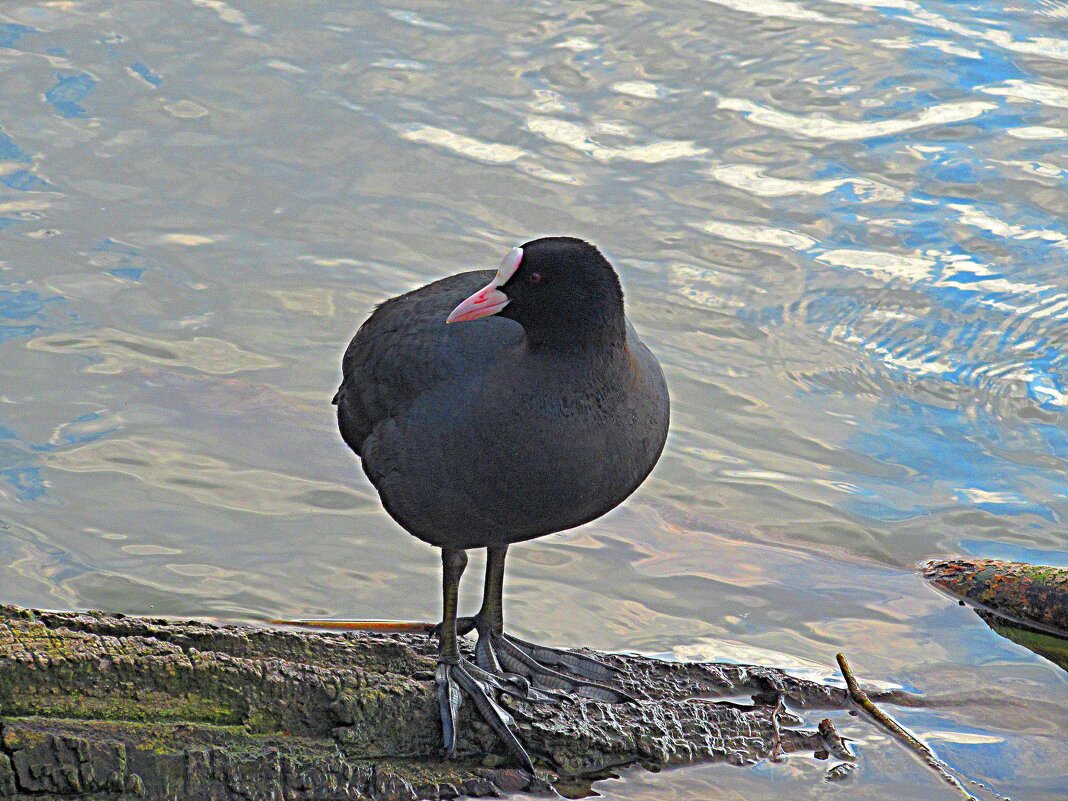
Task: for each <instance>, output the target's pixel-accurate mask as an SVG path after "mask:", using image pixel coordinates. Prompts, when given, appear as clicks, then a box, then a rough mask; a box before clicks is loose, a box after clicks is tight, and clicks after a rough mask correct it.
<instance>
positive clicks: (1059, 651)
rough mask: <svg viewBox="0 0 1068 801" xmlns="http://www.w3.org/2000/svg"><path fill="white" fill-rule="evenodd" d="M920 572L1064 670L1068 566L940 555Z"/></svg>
mask: <svg viewBox="0 0 1068 801" xmlns="http://www.w3.org/2000/svg"><path fill="white" fill-rule="evenodd" d="M923 571H924V575H925V576H926V577H927V579H928V580H929V581H931V582H932V583H933V584H935V585H936V586H938V587H940V588H942V589H943V590H945V591H946V592H949V593H951V594H953V595H955V596H957V597H958V598H960V599H962V601H964V602H969V603H971V604H972V605H974V606H975V607H976V609H975V611H976V613H977V614H978V615H979V616H980V617H981V618H982V619H983V620H984V621H986V623H987V624H988V625H989V626H990V627H991V628H992V629H993V630H994V631H996V632H997V633H998V634H1000V635H1001V636H1003V637H1007V638H1008V639H1010V640H1012V641H1013V642H1015V643H1017V644H1019V645H1022V646H1024V647H1025V648H1029V649H1031V650H1032V651H1034V652H1035V653H1038V654H1041V655H1042V656H1044V657H1046V658H1047V659H1049V660H1050V661H1052V662H1054V663H1056V664H1058V665H1060V666H1061V667H1063V668H1064V669H1065V670H1068V569H1066V568H1062V567H1050V566H1048V565H1030V564H1026V563H1024V562H1005V561H1000V560H997V559H939V560H934V561H931V562H928V563H927V564H925V565H924V566H923Z"/></svg>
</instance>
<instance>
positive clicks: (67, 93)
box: [45, 72, 96, 118]
mask: <svg viewBox="0 0 1068 801" xmlns="http://www.w3.org/2000/svg"><path fill="white" fill-rule="evenodd" d="M95 86H96V81H94V80H93V79H92V77H90V76H89V75H87V74H86V73H84V72H76V73H72V74H64V73H58V74H57V75H56V85H55V86H53V87H52V88H51V89H49V90H48V91H47V92H45V100H46V101H48V102H49V103H51V104H52V105H53V106H54V107H55V109H56V111H58V112H59V115H60V116H61V117H67V118H70V117H84V116H85V107H84V106H83V105H82V101H83V100H85V98H86V97H88V96H89V93H90V92H91V91H93V87H95Z"/></svg>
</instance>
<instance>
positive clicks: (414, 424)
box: [362, 325, 668, 548]
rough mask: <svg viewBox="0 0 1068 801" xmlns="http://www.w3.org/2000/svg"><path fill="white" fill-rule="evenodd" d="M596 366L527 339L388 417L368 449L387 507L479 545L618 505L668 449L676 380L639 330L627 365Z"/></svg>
mask: <svg viewBox="0 0 1068 801" xmlns="http://www.w3.org/2000/svg"><path fill="white" fill-rule="evenodd" d="M471 327H472V328H476V327H477V325H472V326H471ZM589 372H590V371H589V370H588V369H586V368H585V367H584V365H583V364H582V363H581V362H577V363H568V362H567V361H563V362H561V360H560V359H558V358H554V359H546V360H542V359H539V358H537V357H536V356H532V354H531V353H530V352H528V351H527V349H526V347H525V345H524V344H523V343H522V341H520V342H516V343H512V344H510V345H508V346H507V347H504V348H502V349H501V350H499V351H497V352H496V353H495V354H494V357H493V360H492V363H491V364H487V365H485V366H484V368H483V369H482V370H479V371H472V372H470V373H461V374H458V375H456V376H454V377H453V378H452V379H451V380H447V381H443V382H441V383H440V384H438V385H437V386H435V387H434V388H433V389H431V390H430V391H428V392H426V393H424V394H423V395H422V396H421V397H420V398H419V399H418V400H417V401H416V402H415V403H414V404H413V405H412V406H411V407H410V408H409V409H407V410H405V411H404V412H403V413H400V414H397V415H394V416H392V417H390V418H388V419H386V420H384V421H382V422H381V423H379V424H378V425H377V426H376V427H375V429H374V431H373V432H372V434H371V435H370V436H368V437H367V438H366V440H365V441H364V442H363V448H362V457H363V464H364V469H365V471H366V472H367V474H368V476H369V477H370V478H371V480H372V482H373V483H374V484H375V486H376V488H377V489H378V491H379V493H380V495H381V497H382V501H383V505H384V506H385V508H386V510H387V511H388V512H389V513H390V515H392V516H393V518H394V519H396V520H397V522H398V523H400V524H401V525H402V526H403V527H404V528H405V529H407V530H408V531H409V532H411V533H412V534H414V535H415V536H417V537H419V538H420V539H422V540H424V541H426V542H429V543H431V544H434V545H442V544H448V545H449V546H450V547H461V548H477V547H483V546H486V545H502V544H507V543H512V542H520V541H523V540H528V539H532V538H534V537H540V536H543V535H545V534H549V533H552V532H555V531H562V530H564V529H568V528H573V527H575V526H578V525H581V524H582V523H585V522H588V521H590V520H593V519H594V518H597V517H599V516H601V515H602V514H604V513H605V512H607V511H609V510H611V509H613V508H615V507H616V506H617V505H619V504H620V503H621V502H622V501H623V500H624V499H625V498H626V497H627V496H628V495H630V494H631V493H632V492H633V491H634V490H635V489H636V488H637V487H638V486H639V485H640V484H641V483H642V481H643V480H644V479H645V477H646V476H647V475H648V474H649V472H650V471H651V470H652V469H653V466H654V465H655V464H656V461H657V459H658V458H659V456H660V452H661V450H662V449H663V446H664V442H665V439H666V436H667V428H668V395H667V387H666V385H665V382H664V376H663V373H662V371H661V370H660V366H659V364H658V363H657V361H656V359H655V358H654V357H653V355H652V354H651V353H650V352H649V350H648V349H647V348H646V347H645V345H644V344H642V343H641V341H640V340H639V339H638V337H637V335H636V334H634V332H633V330H629V331H628V352H627V355H626V358H625V359H624V360H622V362H621V364H620V365H619V369H618V370H613V371H609V372H607V373H605V374H602V375H600V376H599V377H598V380H597V381H596V382H594V383H590V382H589V381H588V380H587V379H588V376H589Z"/></svg>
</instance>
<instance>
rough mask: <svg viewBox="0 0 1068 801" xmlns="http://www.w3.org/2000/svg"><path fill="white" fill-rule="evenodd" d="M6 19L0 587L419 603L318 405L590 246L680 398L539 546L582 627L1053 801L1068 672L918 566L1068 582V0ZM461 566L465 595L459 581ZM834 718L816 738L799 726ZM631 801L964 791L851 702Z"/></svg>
mask: <svg viewBox="0 0 1068 801" xmlns="http://www.w3.org/2000/svg"><path fill="white" fill-rule="evenodd" d="M353 5H354V4H348V3H337V2H302V3H299V4H280V3H274V4H257V3H249V2H246V0H233V2H222V0H191V2H182V3H179V2H137V3H131V2H95V3H87V2H64V3H37V4H34V3H24V4H19V3H8V4H5V5H4V7H3V9H0V76H2V83H0V97H2V99H3V103H2V104H0V228H2V230H0V600H3V601H5V602H13V603H19V604H24V605H30V606H44V607H63V608H84V607H94V608H106V609H111V610H115V611H124V612H128V613H155V614H167V615H198V616H205V617H210V618H215V619H220V620H262V619H264V618H267V617H272V616H278V615H286V616H316V617H317V616H345V617H352V616H371V617H403V618H414V619H428V620H429V619H433V618H434V617H435V615H436V614H437V613H438V603H439V602H438V597H439V590H438V581H439V578H438V571H439V566H438V560H437V556H436V552H434V551H433V550H432V549H430V548H428V547H427V546H424V545H423V544H421V543H419V542H418V541H416V540H415V539H413V538H411V537H409V536H407V535H406V534H405V533H404V532H403V531H401V530H400V529H399V528H398V527H397V526H396V525H395V524H393V523H392V521H390V520H389V518H388V517H387V516H386V515H385V514H384V512H383V511H382V510H381V508H380V507H379V505H378V502H377V498H376V497H375V495H374V492H373V490H372V488H371V487H370V485H369V484H368V482H367V481H366V480H365V479H364V478H363V476H362V474H361V473H360V471H359V468H358V465H357V463H356V461H355V460H354V458H353V457H352V455H351V454H350V452H349V451H348V449H347V448H345V446H344V445H343V444H342V443H341V441H340V439H339V438H338V436H337V434H336V430H335V423H334V419H333V408H332V407H331V406H330V403H329V401H330V397H331V395H332V393H333V390H334V388H335V387H336V384H337V381H338V378H339V360H340V354H341V352H342V350H343V348H344V345H345V344H346V342H347V340H348V338H349V336H350V335H351V334H352V332H353V331H354V330H355V328H356V327H357V326H358V324H359V323H360V322H361V321H362V319H363V318H364V317H365V316H366V315H367V313H368V312H369V311H370V310H371V308H372V307H373V305H374V304H375V303H376V302H379V301H381V300H382V299H384V298H385V297H388V296H390V295H392V294H396V293H398V292H401V291H404V290H407V289H410V288H413V287H415V286H418V285H420V284H422V283H425V282H427V281H430V280H432V279H435V278H437V277H440V276H442V275H445V274H448V273H451V272H456V271H459V270H461V269H470V268H475V267H479V268H486V267H492V266H494V265H496V263H497V262H498V261H499V259H500V256H501V254H502V253H503V252H505V251H506V250H507V249H508V248H511V247H513V246H514V245H516V244H518V243H521V242H523V241H525V240H527V239H530V238H533V237H534V236H538V235H543V234H575V235H580V236H584V237H586V238H589V239H590V240H592V241H594V242H597V243H599V244H600V245H601V246H602V248H603V249H604V250H605V252H606V253H607V254H608V256H609V257H610V258H611V259H612V260H613V262H614V263H615V264H616V266H617V267H618V269H619V271H620V273H621V275H622V278H623V281H624V285H625V288H626V291H627V300H628V312H629V315H630V317H631V319H632V321H633V322H634V323H635V325H636V326H637V327H638V328H639V329H640V331H641V332H642V334H643V336H644V338H645V340H646V342H647V343H648V344H649V345H650V347H651V348H652V349H653V350H654V351H655V352H656V353H657V354H658V355H659V357H660V359H661V361H662V363H663V365H664V368H665V371H666V373H667V376H668V380H669V382H670V385H671V389H672V393H673V399H674V409H673V428H672V434H671V438H670V440H669V443H668V447H667V451H666V453H665V455H664V458H663V459H662V460H661V462H660V465H659V467H658V468H657V470H656V472H655V473H654V474H653V476H652V478H651V479H650V480H649V481H648V482H647V484H646V485H645V486H644V487H643V489H642V490H641V491H640V492H639V493H637V494H636V495H635V496H634V497H633V498H632V499H631V500H630V501H629V502H628V503H627V504H626V505H625V506H624V507H623V508H622V509H619V510H617V511H616V512H614V513H612V514H610V515H608V516H607V517H605V518H603V519H601V520H599V521H596V522H595V523H593V524H590V525H588V526H586V527H584V528H582V529H580V530H577V531H573V532H569V533H566V534H563V535H559V536H556V537H553V538H549V539H547V540H543V541H540V542H535V543H530V544H527V545H523V546H519V547H517V548H515V549H514V551H515V553H514V557H513V558H512V559H511V568H510V583H509V585H508V594H509V601H508V617H509V621H510V625H511V626H512V627H513V629H514V630H515V631H516V632H517V633H519V634H521V635H522V636H525V637H529V638H536V639H541V640H543V641H547V642H556V643H559V644H579V643H583V644H588V645H591V646H595V647H599V648H607V649H628V650H638V651H643V652H647V653H655V654H663V655H667V656H672V657H674V658H684V659H715V658H730V659H738V660H759V661H762V662H764V663H769V664H781V665H785V666H788V667H790V668H791V669H792V670H795V671H797V672H799V673H802V674H804V675H809V676H817V677H823V678H825V679H826V680H828V681H833V680H836V679H835V676H834V671H833V670H832V669H831V667H830V666H831V665H833V664H834V654H835V652H836V651H838V650H842V651H845V652H846V653H847V654H848V655H849V656H850V657H851V660H852V662H853V663H854V666H855V668H856V670H857V671H858V673H860V674H861V675H862V676H863V677H866V678H870V679H872V680H880V681H885V682H889V683H892V684H897V685H900V686H903V687H906V688H908V689H910V690H913V691H915V692H918V693H922V694H924V695H925V696H928V697H930V698H933V699H942V700H946V699H956V702H955V703H952V704H951V703H940V704H939V705H938V706H935V707H932V708H928V709H922V710H917V709H909V710H896V711H897V712H898V714H899V715H900V717H901V718H902V719H903V720H904V721H905V722H906V723H907V724H908V725H910V726H911V727H912V728H913V729H914V730H915V731H917V732H918V733H920V734H921V735H923V736H925V737H926V738H927V739H928V740H929V741H930V742H931V744H932V745H933V746H934V747H935V748H936V749H937V750H938V751H939V753H940V754H941V755H942V756H943V757H945V758H946V759H947V760H948V761H950V762H951V763H952V764H954V765H956V766H957V767H958V768H960V769H961V770H962V771H963V772H964V773H965V774H966V775H968V776H970V777H972V778H974V779H976V780H981V781H984V782H986V783H988V784H990V785H992V786H994V787H995V788H997V790H998V791H999V792H1001V793H1003V794H1005V795H1008V796H1011V797H1013V798H1020V799H1056V798H1064V788H1065V787H1066V786H1068V767H1066V766H1068V746H1065V744H1064V733H1065V731H1066V730H1068V680H1066V678H1068V677H1066V675H1065V673H1064V672H1063V671H1060V670H1058V669H1056V668H1054V667H1053V666H1052V665H1051V664H1050V663H1048V662H1046V661H1044V660H1043V659H1041V658H1040V657H1037V656H1035V655H1033V654H1031V653H1029V652H1027V651H1025V650H1023V649H1021V648H1020V647H1018V646H1015V645H1013V644H1012V643H1010V642H1008V641H1006V640H1003V639H1001V638H999V637H998V636H996V635H995V634H993V633H992V632H990V631H989V630H988V629H987V628H986V627H985V625H984V624H983V623H982V622H981V621H979V619H978V618H977V617H975V616H974V615H973V614H972V613H971V612H970V611H969V610H967V609H962V608H960V607H958V606H956V605H955V604H954V603H953V602H952V601H950V600H948V599H947V598H945V597H943V596H941V595H939V594H937V593H935V592H933V591H931V590H930V589H928V588H927V587H926V586H925V585H924V584H923V582H922V581H921V580H920V579H919V578H918V576H917V574H916V571H915V567H916V564H917V562H918V561H919V560H921V559H924V558H926V557H931V556H942V555H947V554H955V553H964V554H973V555H982V556H993V557H1001V558H1022V559H1029V560H1034V561H1042V562H1047V563H1055V564H1062V565H1068V555H1066V554H1065V552H1064V547H1065V534H1064V520H1065V518H1066V515H1068V481H1066V473H1065V469H1066V459H1068V429H1066V425H1065V424H1066V419H1068V418H1066V413H1068V384H1066V382H1068V364H1066V357H1065V348H1064V346H1065V343H1066V340H1068V269H1066V268H1068V223H1066V222H1065V220H1066V217H1068V202H1066V195H1065V189H1066V186H1068V157H1066V148H1068V34H1066V33H1065V31H1066V30H1068V27H1066V26H1068V4H1066V3H1064V2H1061V0H1029V2H1026V3H1021V4H1016V5H1013V6H1011V7H1006V6H1005V5H1004V4H998V3H993V2H985V0H984V1H983V2H974V3H961V2H947V1H945V0H943V1H941V2H940V1H938V0H923V2H921V1H920V0H834V1H832V0H804V1H803V2H790V1H789V0H714V1H713V2H701V1H700V0H690V1H689V2H685V1H679V2H652V1H650V2H597V3H581V4H580V3H566V4H559V3H549V2H540V3H523V4H514V3H492V2H491V3H486V2H480V3H476V4H455V3H454V4H448V5H446V4H432V5H425V4H412V5H411V6H406V5H403V4H389V3H386V4H377V3H366V4H359V5H357V6H356V7H353ZM478 566H479V564H478V561H477V560H476V563H475V565H474V568H473V569H472V570H471V571H469V578H468V581H467V584H466V585H465V597H466V602H467V603H469V604H470V605H472V606H473V605H474V604H475V603H477V597H476V596H477V592H478V590H479V585H480V579H479V577H478ZM810 722H812V723H814V722H815V719H814V720H812V721H810ZM840 722H841V724H842V726H843V727H844V728H845V729H846V730H847V733H848V734H849V735H851V736H853V737H855V738H857V739H858V740H861V741H862V751H863V754H864V762H863V764H862V767H861V771H860V773H859V774H858V776H857V777H856V778H855V779H854V780H852V782H850V783H849V784H847V785H841V786H839V785H828V784H826V783H823V782H822V781H821V778H820V777H821V772H822V769H823V766H822V765H820V764H817V763H815V762H814V761H811V760H805V759H791V760H789V761H787V762H786V763H783V764H764V765H760V766H758V767H756V768H754V769H748V770H742V769H737V768H731V767H727V766H709V767H701V768H695V769H689V770H683V771H672V772H668V773H663V774H659V775H648V774H642V773H640V772H637V771H632V772H628V773H627V774H625V776H624V777H623V778H621V779H620V780H618V781H607V782H603V783H601V784H600V785H599V786H598V789H599V790H600V791H601V792H602V793H603V794H605V795H606V796H609V797H612V798H626V799H666V798H680V799H682V798H685V799H693V798H732V799H733V798H737V797H739V796H744V797H746V798H748V799H764V798H767V799H779V798H783V797H791V798H817V797H819V798H822V797H825V796H837V797H841V798H849V799H896V798H920V797H922V798H924V799H938V798H943V797H944V798H953V797H955V796H954V795H953V793H952V791H951V790H949V789H948V788H947V787H945V786H944V785H942V784H940V783H939V782H938V780H937V779H936V778H935V777H934V776H933V774H929V773H928V772H926V771H925V770H924V769H923V767H922V766H921V765H919V763H917V762H916V761H915V760H913V759H912V758H910V757H909V756H908V755H907V754H905V753H904V752H903V751H902V749H901V748H900V747H898V746H896V745H894V744H892V743H891V742H889V741H888V740H887V739H886V738H885V737H884V736H883V735H882V734H881V733H880V732H878V731H876V730H874V729H873V728H871V727H870V726H867V725H866V724H864V723H863V722H862V721H856V720H851V719H848V718H846V719H845V720H842V721H840Z"/></svg>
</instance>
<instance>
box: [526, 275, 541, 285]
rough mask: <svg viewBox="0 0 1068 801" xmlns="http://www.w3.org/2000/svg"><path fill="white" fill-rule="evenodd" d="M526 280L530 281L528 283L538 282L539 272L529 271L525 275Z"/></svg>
mask: <svg viewBox="0 0 1068 801" xmlns="http://www.w3.org/2000/svg"><path fill="white" fill-rule="evenodd" d="M527 280H528V281H530V283H532V284H540V283H541V273H531V274H530V275H529V276H527Z"/></svg>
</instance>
